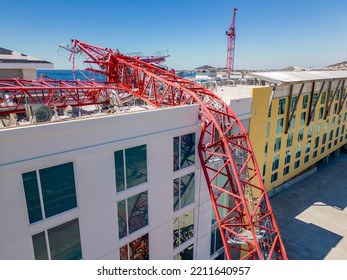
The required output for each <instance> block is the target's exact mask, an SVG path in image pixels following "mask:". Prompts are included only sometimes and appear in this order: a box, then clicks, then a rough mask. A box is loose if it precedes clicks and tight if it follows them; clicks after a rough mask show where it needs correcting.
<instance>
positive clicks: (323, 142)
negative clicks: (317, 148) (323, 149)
mask: <svg viewBox="0 0 347 280" xmlns="http://www.w3.org/2000/svg"><path fill="white" fill-rule="evenodd" d="M326 139H327V134H326V133H324V134H323V138H322V145H324V144H325V142H326Z"/></svg>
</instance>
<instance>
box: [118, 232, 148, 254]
mask: <svg viewBox="0 0 347 280" xmlns="http://www.w3.org/2000/svg"><path fill="white" fill-rule="evenodd" d="M119 255H120V259H121V260H149V241H148V233H147V234H145V235H143V236H141V237H139V238H137V239H136V240H134V241H131V242H130V243H129V244H125V245H124V246H122V247H121V248H119Z"/></svg>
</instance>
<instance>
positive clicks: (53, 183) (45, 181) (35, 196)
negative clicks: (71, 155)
mask: <svg viewBox="0 0 347 280" xmlns="http://www.w3.org/2000/svg"><path fill="white" fill-rule="evenodd" d="M22 179H23V186H24V193H25V199H26V204H27V210H28V216H29V222H30V223H34V222H37V221H40V220H42V219H44V218H48V217H51V216H54V215H57V214H60V213H62V212H64V211H67V210H70V209H73V208H76V207H77V198H76V189H75V177H74V169H73V163H72V162H69V163H65V164H60V165H56V166H52V167H48V168H44V169H40V170H39V171H38V172H36V171H31V172H27V173H23V174H22ZM40 191H41V193H42V202H41V199H40V195H39V193H40ZM41 204H42V205H43V210H44V211H42V209H41Z"/></svg>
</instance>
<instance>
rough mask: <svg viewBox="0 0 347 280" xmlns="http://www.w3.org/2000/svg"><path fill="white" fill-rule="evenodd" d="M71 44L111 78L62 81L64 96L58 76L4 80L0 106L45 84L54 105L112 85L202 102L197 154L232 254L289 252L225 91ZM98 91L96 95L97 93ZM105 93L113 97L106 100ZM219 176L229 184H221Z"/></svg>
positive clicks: (158, 97)
mask: <svg viewBox="0 0 347 280" xmlns="http://www.w3.org/2000/svg"><path fill="white" fill-rule="evenodd" d="M71 50H72V52H73V53H74V54H80V53H83V54H84V55H85V57H87V60H86V61H85V62H87V63H88V64H89V65H92V66H96V68H93V67H90V68H87V69H86V70H89V71H93V72H97V73H102V74H104V75H105V77H106V79H107V81H106V83H105V85H102V86H101V85H100V86H99V87H98V86H97V85H94V86H93V85H90V84H88V85H83V82H82V83H80V84H73V85H67V84H63V85H60V84H59V86H60V87H62V86H63V87H64V90H63V93H64V94H65V93H66V92H69V95H68V96H64V97H60V95H59V94H58V95H57V93H56V92H57V91H56V90H54V88H55V87H59V86H58V85H57V84H56V82H54V81H46V82H44V83H43V84H42V85H40V84H39V83H37V82H35V81H34V82H32V83H28V86H25V85H26V83H25V82H24V81H17V83H13V82H9V81H4V82H1V80H0V92H6V96H5V97H2V96H1V95H0V108H2V110H3V111H6V110H7V112H11V113H12V114H13V113H15V112H16V110H20V107H19V106H17V105H16V104H15V102H13V100H17V101H18V100H24V99H25V98H26V97H27V96H34V94H33V92H34V91H35V92H41V91H40V90H42V98H34V97H32V98H31V99H30V100H29V101H30V102H41V103H44V104H45V105H46V106H50V107H52V106H54V104H55V103H54V101H55V98H58V97H59V98H60V99H59V100H56V104H59V106H61V107H63V106H64V104H75V103H74V102H77V103H76V104H78V102H80V100H81V97H83V98H82V100H85V102H86V103H88V104H90V103H93V102H95V103H96V104H99V103H101V102H107V100H108V99H109V98H108V97H109V96H105V94H103V93H104V92H107V93H109V92H110V91H107V89H109V90H111V92H116V93H123V94H132V95H133V96H135V97H136V98H139V99H141V100H143V101H145V102H146V103H147V104H149V105H152V106H153V107H172V106H183V105H190V104H198V105H199V108H200V109H199V116H198V117H199V120H200V123H201V132H200V138H199V141H198V155H199V159H200V162H201V168H202V172H203V174H204V177H205V180H206V184H207V187H208V191H209V194H210V198H211V203H212V207H213V210H214V213H215V217H216V220H217V224H218V228H219V232H220V235H221V239H222V242H223V246H224V250H225V255H226V258H227V259H229V260H230V259H241V260H243V259H251V260H252V259H253V260H258V259H268V260H281V259H287V255H286V252H285V249H284V246H283V242H282V238H281V236H280V232H279V229H278V226H277V223H276V220H275V216H274V213H273V211H272V208H271V205H270V201H269V198H268V195H267V192H266V189H265V187H264V184H263V181H262V178H261V175H260V171H259V168H258V165H257V162H256V159H255V155H254V152H253V149H252V146H251V143H250V141H249V138H248V135H247V131H246V130H245V129H244V127H243V125H242V123H241V121H240V120H239V119H238V117H237V116H236V115H235V114H234V112H233V111H232V109H231V108H230V107H229V106H228V105H227V104H226V103H225V102H224V101H222V99H221V98H220V97H218V96H217V95H215V94H214V93H213V92H211V91H209V90H208V89H206V88H204V87H202V86H201V85H199V84H196V83H194V82H192V81H189V80H186V79H183V78H181V77H178V76H176V75H175V74H174V73H172V72H170V71H167V70H165V69H161V68H159V67H156V66H154V65H152V64H150V63H147V62H145V61H143V60H141V59H139V58H137V57H131V56H126V55H123V54H121V53H119V52H118V51H113V50H112V49H109V48H102V47H97V46H94V45H91V44H88V43H84V42H81V41H78V40H72V47H71ZM69 86H71V87H72V90H69ZM93 87H95V90H94V91H93V90H92V88H93ZM47 88H48V89H47ZM78 89H80V90H78ZM45 90H46V91H47V90H48V92H51V95H50V96H51V97H49V98H48V97H47V94H44V93H45ZM93 95H96V97H97V98H92V97H93ZM57 96H58V97H57ZM101 96H102V97H107V98H103V99H100V97H101ZM10 100H11V102H9V101H10ZM64 102H66V103H64ZM9 103H11V104H10V105H9ZM76 106H78V105H76ZM7 107H10V108H7ZM217 178H218V179H220V180H219V181H220V182H223V183H222V184H217V183H216V180H217Z"/></svg>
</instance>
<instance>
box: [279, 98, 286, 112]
mask: <svg viewBox="0 0 347 280" xmlns="http://www.w3.org/2000/svg"><path fill="white" fill-rule="evenodd" d="M285 110H286V99H285V98H280V100H279V101H278V115H283V114H284V112H285Z"/></svg>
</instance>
